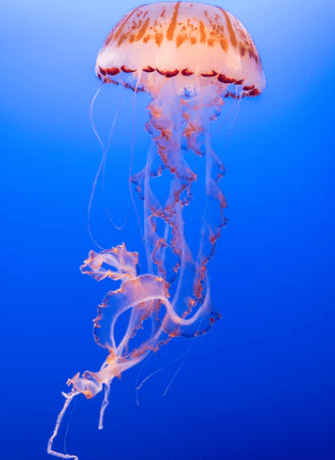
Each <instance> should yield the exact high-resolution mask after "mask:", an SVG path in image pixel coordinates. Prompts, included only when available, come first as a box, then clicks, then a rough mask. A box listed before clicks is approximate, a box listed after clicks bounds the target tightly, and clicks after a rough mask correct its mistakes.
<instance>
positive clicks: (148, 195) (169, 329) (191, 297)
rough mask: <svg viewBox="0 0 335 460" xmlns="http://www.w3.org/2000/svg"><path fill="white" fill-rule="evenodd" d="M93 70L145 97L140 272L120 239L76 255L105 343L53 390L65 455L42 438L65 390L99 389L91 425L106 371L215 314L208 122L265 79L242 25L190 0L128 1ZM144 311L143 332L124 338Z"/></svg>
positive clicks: (218, 212)
mask: <svg viewBox="0 0 335 460" xmlns="http://www.w3.org/2000/svg"><path fill="white" fill-rule="evenodd" d="M95 72H96V75H97V77H98V78H99V79H100V80H101V82H102V84H114V85H123V86H124V87H126V88H129V89H132V90H133V91H135V92H136V93H140V92H145V93H147V94H148V95H149V96H150V98H151V99H150V103H149V105H148V106H147V111H148V115H149V120H148V122H147V123H146V124H145V129H146V131H147V132H148V134H149V135H150V137H151V145H150V148H149V152H148V155H147V160H146V164H145V167H144V168H143V169H142V170H141V171H139V172H137V173H135V174H133V175H132V176H131V177H130V179H129V180H130V183H131V184H132V186H133V187H134V189H135V191H134V192H135V193H136V194H137V195H138V197H139V199H140V200H141V202H142V203H143V227H144V228H143V230H144V232H143V233H144V234H143V240H144V249H145V255H146V259H147V267H146V272H145V273H140V271H139V256H138V253H137V252H130V251H128V249H127V247H126V245H125V243H122V244H120V245H117V246H115V247H113V248H112V249H105V250H102V251H101V252H94V251H91V252H90V253H89V257H88V259H86V260H85V262H84V264H83V265H82V266H81V271H82V273H84V274H87V275H89V276H91V277H92V278H94V279H95V280H97V281H102V280H109V281H110V282H112V283H117V286H116V288H115V289H113V290H110V291H109V292H108V293H107V294H106V296H105V298H104V300H103V301H102V304H101V305H100V306H99V307H98V315H97V318H96V319H95V320H94V328H93V331H94V338H95V341H96V343H97V344H98V345H99V346H101V347H103V348H105V349H106V351H107V357H106V360H105V361H104V363H103V364H102V366H101V367H100V369H99V370H98V371H97V372H92V371H86V372H84V373H83V374H82V375H80V374H79V373H77V374H76V375H75V376H74V377H73V378H71V379H69V380H68V382H67V384H68V385H69V386H70V387H71V390H70V391H69V392H68V393H63V395H64V397H65V403H64V406H63V409H62V410H61V412H60V414H59V415H58V418H57V422H56V426H55V429H54V431H53V434H52V436H51V438H50V439H49V443H48V447H47V452H48V453H49V454H52V455H55V456H57V457H60V458H65V459H73V460H77V459H78V457H77V456H76V455H72V454H67V453H61V452H56V451H55V450H54V449H53V442H54V439H55V437H56V436H57V433H58V430H59V427H60V424H61V422H62V418H63V416H64V413H65V411H66V410H67V408H68V406H69V404H70V403H71V401H72V400H73V398H75V397H77V396H78V395H79V394H83V395H84V396H85V397H86V398H93V397H94V396H96V395H97V394H98V393H100V392H102V391H103V392H104V397H103V402H102V405H101V411H100V419H99V428H103V417H104V413H105V409H106V407H107V405H108V401H109V390H110V385H111V382H112V381H113V379H114V378H116V377H117V378H120V376H121V375H122V374H123V372H124V371H126V370H127V369H129V368H131V367H133V366H135V365H137V364H138V363H140V362H141V361H143V359H145V358H146V357H147V356H148V355H149V354H150V353H153V352H156V351H158V349H159V348H160V347H161V346H162V345H165V344H167V343H168V342H169V341H170V340H172V339H173V338H175V337H186V338H194V337H198V336H200V335H203V334H205V333H206V332H207V331H208V330H209V329H210V328H211V327H212V326H213V324H214V323H215V322H216V321H217V320H219V319H220V314H219V313H218V312H217V311H216V310H215V308H214V307H213V305H212V301H211V286H210V279H209V273H208V263H209V261H210V260H211V258H212V257H213V255H214V253H215V246H216V243H217V240H218V238H219V237H220V234H221V230H222V228H223V227H224V226H225V225H226V223H227V219H226V217H225V216H224V210H225V208H226V206H227V204H226V200H225V196H224V194H223V191H222V189H221V187H220V180H221V178H222V176H223V175H224V166H223V163H222V161H221V160H220V158H219V156H218V155H217V154H216V153H215V152H214V150H213V148H212V145H211V137H212V134H211V131H210V124H211V123H212V122H213V121H215V120H216V119H217V118H218V117H219V115H220V114H221V112H222V108H223V106H224V100H225V98H233V99H235V100H238V101H240V100H241V99H243V98H245V97H256V96H258V95H259V94H261V93H262V92H263V90H264V89H265V76H264V73H263V68H262V64H261V60H260V57H259V54H258V51H257V49H256V47H255V44H254V42H253V40H252V38H251V37H250V35H249V33H248V31H247V30H246V28H245V27H244V26H243V25H242V24H241V22H240V21H239V20H238V19H236V18H235V17H234V16H233V15H232V14H231V13H228V12H227V11H225V10H224V9H222V8H220V7H217V6H210V5H206V4H202V3H194V2H192V3H188V2H159V3H153V4H149V5H142V6H138V7H137V8H134V9H133V10H132V11H130V12H129V13H127V14H126V15H125V16H124V17H123V18H122V19H121V20H120V21H119V22H118V23H117V24H116V26H115V27H114V28H113V29H112V31H111V32H110V34H109V35H108V36H107V38H106V40H105V43H104V44H103V47H102V48H101V50H100V51H99V54H98V57H97V61H96V67H95ZM199 165H200V166H199ZM201 165H202V166H201ZM162 190H163V193H162ZM192 206H193V211H192V213H193V217H192V218H190V214H188V215H187V210H188V209H190V208H191V207H192ZM194 217H195V218H194ZM195 241H196V244H194V242H195ZM127 244H128V243H127ZM125 312H128V318H129V319H128V323H127V327H126V331H125V333H124V335H123V337H122V338H121V339H119V340H117V339H116V336H115V325H116V323H117V321H118V319H119V318H120V316H121V315H122V314H124V313H125ZM146 321H149V322H150V334H149V335H148V336H147V337H146V338H145V339H144V340H143V341H141V342H140V343H138V342H136V344H135V345H133V338H134V337H135V336H136V334H137V332H138V331H139V329H140V328H141V327H142V325H143V323H144V322H146Z"/></svg>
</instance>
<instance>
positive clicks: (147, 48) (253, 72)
mask: <svg viewBox="0 0 335 460" xmlns="http://www.w3.org/2000/svg"><path fill="white" fill-rule="evenodd" d="M95 72H96V74H97V76H98V78H100V79H101V80H103V81H104V82H106V83H111V82H113V83H121V84H123V85H126V86H128V85H129V86H130V87H132V88H136V87H137V88H138V89H140V88H141V89H143V90H144V91H146V92H148V93H150V94H152V95H153V96H154V95H156V94H157V93H159V92H160V90H161V88H162V86H164V84H166V79H167V78H174V77H176V78H175V85H176V88H177V92H178V93H179V94H183V92H184V88H185V87H186V88H188V87H192V86H198V87H199V85H200V86H201V85H207V84H211V85H218V86H219V88H220V89H221V91H222V92H224V91H225V90H226V87H228V86H229V85H237V86H240V87H241V89H242V94H241V97H244V96H251V97H252V96H257V95H258V94H260V93H261V92H262V91H263V90H264V89H265V76H264V72H263V69H262V64H261V60H260V57H259V54H258V51H257V49H256V46H255V44H254V42H253V40H252V38H251V37H250V35H249V33H248V31H247V29H246V28H245V27H244V26H243V24H242V23H241V22H240V21H239V20H238V19H236V18H235V17H234V16H233V15H232V14H231V13H228V12H227V11H225V10H224V9H222V8H220V7H217V6H212V5H206V4H203V3H188V2H158V3H153V4H149V5H142V6H139V7H137V8H134V9H133V10H132V11H130V12H129V13H127V14H126V15H125V16H124V17H123V18H122V19H121V20H120V21H119V22H118V23H117V24H116V26H115V27H114V28H113V30H112V31H111V32H110V34H109V35H108V37H107V39H106V41H105V43H104V45H103V47H102V48H101V50H100V52H99V54H98V58H97V61H96V67H95ZM164 77H165V78H164ZM219 83H221V85H219ZM225 85H226V86H225ZM232 94H233V93H232Z"/></svg>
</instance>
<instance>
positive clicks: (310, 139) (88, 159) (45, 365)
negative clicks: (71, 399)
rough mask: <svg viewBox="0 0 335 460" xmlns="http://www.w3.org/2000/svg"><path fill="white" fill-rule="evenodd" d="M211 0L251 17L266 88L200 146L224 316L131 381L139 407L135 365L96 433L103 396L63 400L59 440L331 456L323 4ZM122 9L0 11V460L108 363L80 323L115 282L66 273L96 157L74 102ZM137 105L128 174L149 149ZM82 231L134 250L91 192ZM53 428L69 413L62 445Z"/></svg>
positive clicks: (94, 456)
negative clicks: (207, 172) (221, 170)
mask: <svg viewBox="0 0 335 460" xmlns="http://www.w3.org/2000/svg"><path fill="white" fill-rule="evenodd" d="M116 3H117V4H116ZM214 3H217V4H219V5H220V6H222V7H224V8H226V9H227V10H228V11H231V12H232V13H233V14H235V15H236V16H237V17H238V18H239V19H240V20H241V21H242V22H243V23H244V24H245V26H246V27H247V28H248V30H249V31H250V33H251V35H252V37H253V38H254V40H255V43H256V45H257V47H258V49H259V51H260V54H261V57H262V60H263V63H264V68H265V72H266V76H267V82H268V85H267V89H266V91H265V93H264V94H263V95H262V96H260V97H259V98H256V99H255V100H246V99H244V100H243V101H242V103H241V108H240V111H239V114H238V117H237V121H236V124H235V127H234V130H233V132H232V135H231V137H230V140H229V144H228V148H227V150H224V144H225V141H226V136H225V135H224V133H223V134H220V133H218V135H217V136H216V137H215V142H214V144H215V148H216V150H217V152H218V153H219V155H220V156H221V157H222V159H223V160H224V163H225V166H226V167H227V175H226V177H225V178H224V180H223V188H224V192H225V194H226V198H227V201H228V204H229V208H228V209H227V212H226V215H227V217H228V218H229V224H228V226H227V228H225V229H224V231H223V234H222V238H221V240H220V242H219V244H218V247H217V253H216V257H215V259H214V260H213V261H212V263H211V268H210V270H211V277H212V291H213V299H214V303H215V306H216V308H217V309H218V310H220V312H221V314H222V316H223V318H222V320H221V321H220V322H219V323H217V324H216V325H215V326H214V327H213V329H212V330H211V331H210V333H208V334H207V335H206V336H205V337H204V338H202V339H201V340H200V341H199V343H198V344H197V346H196V347H194V349H193V350H192V352H191V353H190V354H189V357H188V359H187V360H186V362H185V363H184V365H183V367H182V368H181V370H180V372H179V373H178V375H177V377H176V378H175V380H174V382H173V384H172V385H171V387H170V389H169V391H168V393H167V395H166V396H165V397H164V398H163V397H162V394H163V392H164V390H165V388H166V386H167V385H168V384H169V382H170V380H171V378H172V377H173V375H174V373H175V372H176V370H177V369H178V362H177V363H175V364H172V365H171V366H169V367H167V368H166V369H164V370H162V371H161V372H159V373H158V374H155V375H154V376H153V377H152V378H151V379H150V380H149V381H148V382H146V384H144V385H143V387H142V389H141V390H140V392H139V401H140V405H139V406H137V405H136V399H135V385H136V378H137V374H138V369H133V370H131V371H129V372H127V373H125V374H124V376H123V378H122V380H121V381H119V380H118V381H115V382H113V385H112V391H111V404H110V407H109V408H108V409H107V412H106V417H105V429H104V430H103V431H98V430H97V424H98V413H99V408H100V403H101V396H100V395H99V396H97V397H96V398H95V399H94V400H91V401H86V400H85V398H83V397H80V398H78V401H77V403H76V405H75V407H74V411H73V412H72V418H71V423H70V425H69V430H68V434H67V438H66V439H67V450H68V452H70V453H76V454H78V455H79V459H80V460H98V459H99V460H140V459H161V460H165V459H169V460H171V459H175V460H177V459H178V460H186V459H187V460H189V459H192V460H193V459H199V460H207V459H225V460H237V459H243V460H256V459H257V460H263V459H264V460H265V459H266V460H268V459H275V460H277V459H282V458H287V459H304V460H307V459H316V458H317V459H322V460H330V459H334V458H335V445H334V443H335V441H334V439H335V436H334V433H335V423H334V418H335V416H334V408H335V365H334V351H335V343H334V342H335V340H334V335H335V328H334V305H335V302H334V284H335V283H334V255H335V254H334V252H335V251H334V230H335V228H334V227H335V225H334V224H335V219H334V169H335V160H334V153H335V148H334V145H335V144H334V141H335V124H334V107H335V97H334V89H333V86H334V85H333V82H334V77H335V72H334V70H335V60H334V58H335V53H334V46H335V38H334V27H335V14H334V13H335V7H334V3H333V2H329V1H326V0H319V1H317V2H316V1H313V2H312V1H311V0H307V1H303V0H295V1H293V2H292V1H288V0H284V1H278V0H275V1H268V0H255V1H253V2H250V1H247V0H240V1H237V0H234V1H233V0H226V1H225V2H220V1H219V0H218V1H216V2H214ZM134 6H136V3H135V2H134V1H131V0H124V1H122V2H120V4H119V2H115V3H114V2H112V1H105V0H97V1H88V0H81V1H79V0H78V1H77V0H73V1H65V0H58V1H52V0H50V1H46V0H45V1H42V0H40V1H38V0H31V1H23V0H17V1H14V2H8V1H5V2H1V5H0V23H1V26H0V34H1V38H0V40H1V42H0V43H1V44H0V46H1V64H2V69H1V72H0V80H1V91H0V98H1V108H0V130H1V141H0V142H1V144H0V145H1V157H0V161H1V166H0V167H1V171H3V173H2V180H1V182H0V186H1V194H2V197H3V198H2V199H1V206H4V207H3V209H2V212H1V215H2V217H3V223H2V225H1V230H0V231H1V258H2V263H1V268H2V270H3V274H2V277H1V281H0V282H1V294H3V295H4V297H3V300H2V301H1V308H2V328H1V329H2V334H1V336H2V339H3V340H2V345H1V351H2V352H1V369H2V378H1V385H2V389H1V402H2V411H1V415H2V417H1V427H0V437H1V458H6V459H7V458H10V459H13V460H46V459H47V458H48V456H47V454H46V452H45V450H46V443H47V439H48V438H49V436H50V434H51V432H52V430H53V427H54V423H55V420H56V416H57V414H58V412H59V410H60V409H61V406H62V404H63V397H62V396H61V393H60V392H61V391H65V390H66V388H67V387H66V385H65V382H66V380H67V378H69V377H72V376H73V375H74V374H75V373H76V372H77V371H81V372H82V371H84V370H85V369H90V370H97V369H98V368H99V366H100V364H101V363H102V362H103V360H104V358H105V351H104V350H103V349H101V348H99V347H98V346H97V345H96V344H95V343H94V340H93V337H92V332H91V328H92V323H91V320H92V319H93V318H94V317H95V316H96V306H97V305H98V303H99V302H101V300H102V298H103V295H104V293H105V292H106V291H107V290H109V289H112V288H113V286H112V285H111V284H108V283H107V282H106V284H103V283H97V282H95V281H94V280H92V279H89V278H88V277H85V276H83V275H81V273H80V271H79V268H78V267H79V265H80V264H81V263H82V261H83V260H84V259H85V258H86V256H87V254H88V251H89V249H95V248H94V245H93V242H92V241H91V239H90V237H89V234H88V232H87V205H88V200H89V196H90V193H91V188H92V183H93V179H94V175H95V172H96V170H97V167H98V164H99V161H100V157H101V149H100V146H99V144H98V142H97V140H96V138H95V136H94V133H93V130H92V127H91V124H90V119H89V106H90V103H91V99H92V97H93V95H94V93H95V91H96V90H97V88H98V86H99V83H98V80H97V79H96V77H95V74H94V64H95V59H96V55H97V52H98V50H99V48H100V46H101V44H102V43H103V40H104V39H105V37H106V35H107V33H108V32H109V31H110V29H111V28H112V26H113V25H114V24H115V23H116V22H117V21H118V20H119V19H120V18H121V17H122V15H123V14H125V13H126V12H127V11H128V10H129V9H131V8H133V7H134ZM110 86H111V85H110ZM119 95H120V89H119V88H116V87H108V88H107V87H105V88H103V92H102V94H100V96H99V98H98V101H97V104H96V107H95V114H96V123H97V127H98V129H99V132H101V133H102V134H103V136H104V140H105V139H106V137H107V136H108V129H109V127H110V125H111V122H112V118H113V115H114V113H115V110H116V107H117V103H118V99H119ZM142 96H143V95H140V96H139V97H138V98H137V101H136V143H135V152H134V154H135V159H134V171H136V170H137V169H138V167H137V162H139V164H140V163H141V162H143V161H145V157H146V152H147V148H148V145H149V142H148V138H147V134H146V133H145V132H144V130H143V124H144V122H145V120H146V116H145V110H144V108H145V104H146V102H147V100H146V99H145V97H142ZM132 97H133V95H132V94H131V95H130V94H129V95H128V93H127V94H125V96H124V100H123V102H122V108H121V111H120V115H119V118H118V121H117V125H116V130H115V136H114V138H113V143H112V150H111V155H110V157H109V163H108V165H109V170H108V174H109V175H107V178H109V179H108V183H107V189H106V199H107V204H108V207H109V209H110V210H111V212H112V215H113V217H114V218H115V219H116V220H117V221H118V222H121V221H122V219H123V217H124V214H125V207H126V204H127V200H128V192H127V190H128V189H127V181H126V179H127V175H128V165H129V158H130V155H129V152H130V138H131V132H132V126H131V120H130V119H131V108H132ZM99 203H100V204H99ZM92 230H93V233H94V235H95V237H96V238H97V239H98V240H99V241H100V242H101V243H102V244H103V245H104V246H112V245H116V244H120V243H121V242H122V241H123V240H124V241H126V243H127V246H128V248H129V249H130V250H139V249H141V240H140V235H139V232H138V231H137V223H136V218H135V216H134V212H133V210H131V211H130V213H129V220H128V225H127V226H126V228H125V230H124V231H123V233H122V235H119V234H118V232H116V230H115V229H114V228H113V227H112V226H111V225H110V224H109V223H108V221H107V219H106V217H105V215H104V213H103V210H102V207H101V196H100V198H99V194H98V196H97V198H96V200H95V202H94V206H93V209H92ZM184 342H187V341H183V340H182V339H180V340H176V341H175V342H174V343H170V346H169V347H166V350H162V358H160V353H158V355H157V356H155V357H154V359H153V363H152V367H151V368H150V370H154V369H158V368H159V367H160V366H161V365H162V363H163V362H169V360H170V361H172V360H173V359H174V358H175V357H176V356H178V355H179V354H181V353H182V352H184V351H185V349H187V348H185V344H184ZM187 346H189V342H187V343H186V347H187ZM164 355H165V356H164ZM161 359H162V360H161ZM148 372H149V371H148ZM146 375H147V374H146V371H145V370H144V371H143V378H144V377H145V376H146ZM140 380H141V379H140ZM67 424H68V418H66V420H65V423H64V426H63V428H62V431H61V433H60V436H59V438H57V442H56V444H55V448H58V449H59V450H62V449H63V443H64V436H65V435H64V433H65V430H66V427H67Z"/></svg>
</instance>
